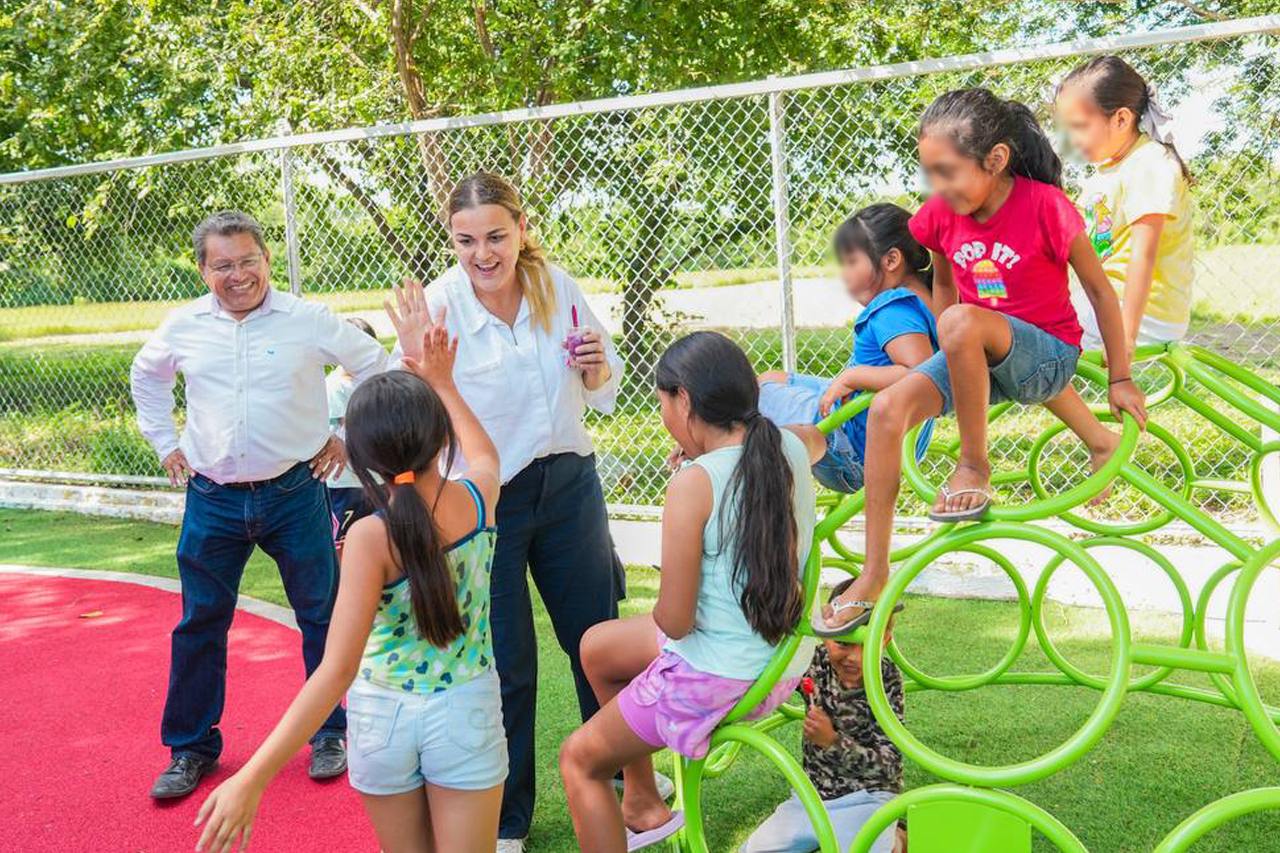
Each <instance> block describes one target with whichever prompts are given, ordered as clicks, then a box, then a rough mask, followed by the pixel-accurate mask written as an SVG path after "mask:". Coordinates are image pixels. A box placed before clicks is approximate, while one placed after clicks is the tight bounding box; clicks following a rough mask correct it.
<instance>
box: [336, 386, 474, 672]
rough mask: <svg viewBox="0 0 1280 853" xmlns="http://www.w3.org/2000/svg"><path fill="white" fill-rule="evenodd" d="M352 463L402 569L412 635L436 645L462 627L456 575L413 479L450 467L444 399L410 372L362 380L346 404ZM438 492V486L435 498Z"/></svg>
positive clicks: (444, 642) (450, 432)
mask: <svg viewBox="0 0 1280 853" xmlns="http://www.w3.org/2000/svg"><path fill="white" fill-rule="evenodd" d="M346 427H347V452H348V455H349V456H350V460H351V470H352V471H353V472H355V475H356V477H357V478H359V480H360V485H361V486H362V487H363V488H364V493H365V496H366V497H368V499H369V501H370V503H372V504H373V506H374V509H375V510H377V512H378V514H379V515H381V516H382V520H383V523H384V524H385V526H386V528H387V537H388V538H389V539H390V542H391V546H392V547H391V555H392V558H393V559H394V560H395V561H396V565H397V566H398V567H399V568H400V570H401V571H402V572H404V575H405V577H406V578H407V579H408V583H409V597H410V600H411V601H412V602H413V615H414V621H415V623H416V625H417V628H418V634H419V636H421V637H422V638H423V639H425V640H427V641H428V642H430V643H431V644H432V645H433V646H436V647H437V648H442V647H444V646H447V645H448V644H449V643H451V642H453V640H455V639H457V638H458V637H460V636H461V635H462V633H463V632H464V631H465V630H466V629H465V627H464V625H463V622H462V613H461V612H460V611H459V609H458V591H457V578H456V577H455V576H454V571H453V568H452V567H451V566H450V564H449V560H448V558H447V557H446V554H445V543H444V542H443V540H442V538H441V535H440V528H439V527H438V526H437V525H436V521H435V513H434V510H435V507H434V506H430V507H428V506H427V504H426V503H425V502H424V501H423V499H422V495H421V494H420V493H419V492H418V489H417V487H416V485H415V484H414V483H415V481H416V480H417V479H418V478H419V477H421V476H423V475H424V474H425V473H426V472H428V471H431V470H432V468H433V467H434V466H436V465H437V464H438V463H439V457H440V455H441V453H442V452H443V454H444V463H443V464H444V468H445V471H444V477H442V478H441V486H440V487H441V489H443V488H444V482H445V479H444V478H445V477H447V476H448V472H449V470H450V469H452V467H453V461H454V448H456V447H457V442H456V440H455V439H454V434H453V425H452V423H451V422H450V421H449V415H448V413H447V412H446V411H445V408H444V404H443V403H442V402H441V401H440V398H439V397H438V396H436V393H435V391H433V390H431V388H430V386H428V385H427V383H425V382H423V381H422V380H421V379H419V378H418V377H417V376H415V375H413V374H412V373H408V372H406V371H403V370H391V371H388V372H386V373H380V374H378V375H377V376H374V377H371V378H370V379H367V380H365V381H364V382H362V383H361V384H360V386H359V387H357V388H356V390H355V393H353V394H352V395H351V401H350V402H349V403H348V405H347V417H346ZM438 498H439V492H437V494H436V499H438Z"/></svg>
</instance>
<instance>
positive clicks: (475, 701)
mask: <svg viewBox="0 0 1280 853" xmlns="http://www.w3.org/2000/svg"><path fill="white" fill-rule="evenodd" d="M347 741H348V745H347V778H348V779H349V780H350V782H351V787H353V788H355V789H356V790H357V791H359V792H360V793H362V794H375V795H388V794H403V793H405V792H407V791H414V790H417V789H418V788H421V787H422V786H423V785H424V784H431V785H437V786H439V787H441V788H454V789H457V790H462V791H479V790H484V789H486V788H492V787H493V786H494V785H498V784H501V783H502V782H503V781H505V780H506V778H507V738H506V735H505V734H504V733H503V729H502V691H501V688H500V687H499V683H498V674H497V672H494V671H493V670H490V671H489V672H488V673H486V674H485V675H481V676H478V677H476V678H473V679H471V680H470V681H464V682H463V683H462V684H458V685H456V686H453V687H450V688H449V689H448V690H444V691H442V692H440V693H426V694H418V693H407V692H405V691H403V690H392V689H390V688H387V687H381V686H379V685H376V684H370V683H369V682H367V681H364V680H363V679H356V682H355V683H354V684H353V685H351V689H350V690H348V691H347Z"/></svg>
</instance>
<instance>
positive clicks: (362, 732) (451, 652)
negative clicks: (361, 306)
mask: <svg viewBox="0 0 1280 853" xmlns="http://www.w3.org/2000/svg"><path fill="white" fill-rule="evenodd" d="M396 298H397V302H398V303H399V310H398V311H397V310H393V309H391V308H388V313H389V314H390V315H391V318H392V322H393V323H394V324H395V326H396V330H397V332H398V333H399V334H400V336H401V337H404V336H406V335H414V336H416V337H417V339H419V340H424V339H425V342H426V343H425V346H424V354H423V357H422V360H421V361H420V362H417V361H414V360H412V359H408V358H406V359H405V361H404V366H405V368H406V369H405V370H393V371H390V372H387V373H384V374H381V375H378V376H375V377H373V378H371V379H369V380H367V381H366V382H364V383H363V384H361V385H360V386H359V387H358V388H356V390H355V392H354V393H353V394H352V397H351V401H350V404H349V406H348V408H347V416H346V429H347V449H348V454H349V456H350V460H351V467H352V469H353V470H354V472H355V474H356V476H357V477H358V478H359V479H360V482H361V484H362V486H363V488H364V490H365V493H366V496H367V497H368V498H369V500H370V501H371V503H372V504H373V505H374V506H375V507H376V508H377V511H376V513H375V514H374V515H370V516H367V517H365V518H363V519H361V520H360V521H358V522H356V523H355V524H354V525H352V527H351V530H350V531H349V532H348V534H347V539H346V547H345V549H344V551H343V558H342V572H341V577H340V580H339V587H338V593H337V600H336V602H335V604H334V607H333V615H332V617H331V619H330V623H329V633H328V641H327V644H326V646H325V653H324V660H323V661H322V662H321V664H320V666H319V667H318V668H317V669H316V671H315V672H314V673H313V674H312V676H311V678H310V679H309V680H308V681H307V683H306V684H305V685H304V686H303V688H302V690H301V691H300V692H299V693H298V696H297V698H295V699H294V701H293V703H292V704H291V705H290V706H289V709H288V711H286V712H285V715H284V717H283V718H282V719H281V720H280V722H279V724H278V725H277V726H276V727H275V729H274V730H273V731H272V733H271V734H270V735H269V736H268V737H267V739H266V741H265V742H264V743H263V744H262V746H260V747H259V748H258V750H257V752H255V753H254V755H253V757H252V758H251V759H249V761H248V763H246V764H245V766H244V767H243V768H241V769H240V770H239V772H237V773H236V774H235V775H233V776H232V777H231V778H230V779H228V780H227V781H225V782H223V783H222V784H221V785H219V786H218V787H217V788H216V789H215V790H214V791H213V792H212V793H211V794H210V795H209V797H208V799H207V800H205V802H204V804H203V805H202V806H201V807H200V811H199V814H198V817H197V825H200V824H203V826H204V828H203V832H202V835H201V838H200V842H199V845H198V847H199V848H202V849H204V848H207V847H208V846H210V845H212V846H213V849H221V848H222V846H223V845H224V844H230V843H235V846H237V847H238V846H239V844H238V842H239V841H240V840H242V839H243V840H245V841H247V839H248V834H249V830H250V829H251V827H252V824H253V819H254V816H255V814H256V812H257V807H258V803H259V801H260V800H261V798H262V795H263V793H264V791H265V790H266V787H267V785H268V784H269V783H270V781H271V779H272V778H273V777H274V776H275V774H276V773H277V772H279V770H280V769H281V768H282V767H283V766H284V764H285V763H286V762H287V761H288V760H289V759H290V758H291V757H292V756H293V754H294V753H295V752H297V751H298V749H300V748H301V747H302V745H303V744H304V743H305V742H306V741H307V739H308V738H309V737H311V736H312V735H313V734H314V733H315V732H316V730H317V729H318V728H319V727H320V724H321V723H322V722H323V721H324V719H325V718H326V717H327V716H328V715H329V713H330V711H331V710H332V709H333V706H334V705H335V704H336V703H337V702H338V701H339V699H340V698H341V697H342V694H343V692H344V691H346V690H347V689H348V688H349V687H350V688H351V690H350V692H349V693H348V697H347V706H348V718H349V723H348V735H349V738H348V740H349V743H348V747H349V751H348V769H349V779H350V782H351V785H352V787H354V788H355V789H356V790H357V791H359V792H360V794H361V796H362V799H363V801H364V803H365V806H366V811H367V812H368V814H369V818H370V820H371V821H372V822H373V825H374V830H375V832H376V833H377V836H378V839H379V842H380V843H381V845H382V847H383V848H384V849H403V848H404V843H405V839H406V838H409V837H412V836H413V834H414V833H416V832H418V831H419V830H420V828H421V827H422V826H423V825H424V824H429V825H430V826H431V831H432V835H433V836H434V837H433V841H434V845H433V846H434V848H435V849H438V850H479V849H482V848H483V847H484V845H486V844H487V845H488V849H492V848H493V839H495V838H496V837H497V834H498V812H499V807H500V805H501V802H502V784H503V781H504V780H505V778H506V772H507V751H506V741H505V737H504V736H503V734H502V708H501V698H500V693H499V690H498V679H497V675H496V673H495V672H494V668H493V648H492V641H491V639H490V633H489V571H490V566H491V564H492V560H493V542H494V531H493V528H492V527H490V526H489V523H488V519H490V518H492V517H493V507H494V505H495V504H496V502H497V496H498V489H499V465H498V452H497V449H496V448H495V447H494V445H493V442H492V441H491V440H490V439H489V436H488V435H487V434H486V433H485V431H484V428H483V427H482V426H481V425H480V422H479V421H478V420H477V419H476V416H475V414H474V413H473V412H472V411H471V409H470V408H469V407H468V406H467V404H466V402H465V401H464V400H463V399H462V396H461V395H460V394H459V393H458V390H457V388H456V387H455V386H454V383H453V377H452V374H453V362H454V354H455V353H456V351H457V343H456V341H453V342H451V341H450V340H449V339H448V335H447V333H446V332H445V330H444V327H443V325H436V324H435V323H434V322H433V321H432V319H431V318H430V317H429V316H428V313H427V310H426V305H425V300H424V298H423V296H422V290H421V288H420V287H408V288H405V289H403V290H402V289H397V290H396ZM459 452H461V453H462V454H463V455H464V457H465V458H466V462H467V476H468V479H467V480H463V481H456V480H450V479H448V473H449V471H450V469H451V468H452V466H453V464H454V457H455V455H456V454H457V453H459ZM353 682H354V684H353ZM445 791H447V792H448V793H447V795H446V794H445V793H444V792H445ZM428 792H431V796H430V797H428ZM438 797H439V798H441V799H442V801H447V803H448V815H447V818H446V816H444V815H441V816H439V817H437V818H435V819H433V818H432V817H431V816H430V811H431V809H430V803H431V802H433V801H435V800H436V799H437V798H438ZM446 797H447V800H446V799H445V798H446Z"/></svg>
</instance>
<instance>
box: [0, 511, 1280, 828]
mask: <svg viewBox="0 0 1280 853" xmlns="http://www.w3.org/2000/svg"><path fill="white" fill-rule="evenodd" d="M176 538H177V531H176V530H175V529H174V528H173V527H169V526H166V525H158V524H147V523H142V522H134V521H122V520H114V519H100V518H86V517H82V516H77V515H72V514H61V513H40V512H24V511H17V510H5V509H0V562H11V563H27V564H33V565H46V566H67V567H80V568H92V569H108V570H113V571H121V572H137V573H141V574H148V575H161V576H166V577H172V576H174V574H175V567H174V562H173V549H174V545H175V542H176ZM629 580H630V592H631V597H630V599H629V600H628V601H627V602H625V604H624V611H625V612H627V613H637V612H642V611H644V610H646V609H648V608H650V607H652V605H653V600H654V596H655V594H656V591H657V576H656V574H655V573H654V572H652V571H650V570H643V569H633V570H632V571H631V572H630V576H629ZM242 590H243V591H244V592H245V593H247V594H249V595H253V596H256V597H259V598H262V599H265V600H267V601H272V602H275V603H278V604H284V603H285V601H284V596H283V593H282V591H281V589H280V585H279V580H278V578H277V577H276V575H275V569H274V567H273V565H272V564H271V563H270V561H269V560H268V559H267V558H266V557H265V556H264V555H262V554H261V553H260V552H256V553H255V554H254V556H253V558H252V559H251V560H250V563H249V566H248V569H247V571H246V572H245V576H244V583H243V586H242ZM908 608H909V609H908V610H907V611H906V612H905V613H904V615H903V616H902V617H901V618H900V619H899V621H898V625H897V629H896V639H897V642H898V643H899V645H900V647H901V648H902V650H903V651H904V652H905V653H906V654H907V655H909V656H910V657H911V658H912V660H913V661H915V662H916V664H917V665H919V666H922V667H924V668H925V669H926V670H927V671H929V672H933V673H939V674H941V673H964V672H976V671H979V670H981V669H985V668H986V667H988V666H990V665H991V664H992V663H994V661H995V660H996V659H997V658H998V657H999V656H1000V655H1001V654H1002V653H1003V652H1004V650H1005V649H1006V648H1007V645H1008V643H1009V641H1010V638H1011V637H1012V635H1013V632H1014V629H1015V627H1016V619H1017V612H1016V609H1015V607H1014V606H1013V605H1011V604H1007V603H1000V602H980V601H955V600H944V599H931V598H923V597H916V598H913V599H912V600H911V601H910V603H909V605H908ZM536 614H537V625H538V635H539V637H540V638H541V640H542V642H541V653H540V660H539V667H540V670H539V672H540V678H541V684H542V690H541V691H540V692H539V699H538V702H539V707H538V720H539V726H538V738H539V743H538V762H539V766H538V780H539V782H538V787H539V791H538V797H539V799H538V807H537V812H536V814H535V818H534V830H533V835H532V836H531V838H530V847H529V849H530V850H531V851H535V853H537V851H557V853H559V851H571V850H574V849H576V845H575V844H574V841H573V836H572V828H571V825H570V823H569V817H568V814H567V812H566V810H565V804H564V797H563V793H562V791H561V789H560V784H559V779H558V776H557V772H556V765H555V759H556V749H557V746H558V744H559V743H560V742H561V741H562V740H563V738H564V737H565V736H566V735H567V734H568V733H569V732H570V731H572V729H573V728H574V726H575V724H576V709H575V703H574V699H573V691H572V687H571V683H570V676H569V671H568V667H567V665H566V662H565V657H564V655H563V654H562V653H561V652H560V650H559V648H558V647H557V646H556V645H555V642H554V640H553V636H554V635H553V633H552V631H551V626H550V623H549V622H548V620H547V616H546V613H545V611H544V610H543V608H542V606H541V603H539V604H538V606H537V610H536ZM1132 618H1133V621H1134V633H1135V636H1136V637H1137V638H1140V639H1142V640H1144V641H1161V640H1168V639H1170V638H1171V637H1172V635H1173V633H1174V629H1173V626H1172V623H1171V621H1170V620H1169V619H1166V618H1163V617H1159V616H1153V615H1150V614H1133V616H1132ZM1047 619H1048V624H1049V628H1050V631H1051V633H1052V635H1053V637H1054V640H1055V642H1056V643H1057V644H1058V646H1059V648H1060V649H1061V650H1062V652H1063V653H1064V654H1065V655H1067V657H1068V658H1069V659H1071V660H1072V661H1074V662H1075V663H1077V664H1078V665H1080V666H1083V667H1085V668H1086V669H1088V670H1090V671H1094V672H1103V671H1105V670H1106V666H1107V659H1108V653H1109V641H1108V634H1107V631H1106V627H1105V619H1104V618H1103V617H1102V615H1101V612H1100V611H1097V610H1091V609H1087V608H1074V607H1062V606H1051V607H1050V608H1049V613H1048V616H1047ZM158 639H162V638H158ZM1033 645H1034V641H1033ZM1015 668H1016V669H1018V670H1022V671H1030V670H1046V669H1048V668H1049V667H1048V663H1047V660H1046V659H1045V658H1044V657H1043V655H1042V654H1041V653H1040V652H1039V651H1038V649H1034V648H1033V649H1031V650H1029V651H1028V652H1026V653H1025V654H1024V656H1023V658H1022V659H1021V660H1020V661H1019V663H1018V664H1017V666H1016V667H1015ZM1254 671H1255V677H1256V678H1257V679H1258V681H1259V684H1260V687H1261V690H1262V692H1263V696H1264V698H1266V699H1268V700H1269V701H1271V702H1273V703H1274V702H1275V701H1276V699H1277V698H1280V666H1278V665H1276V664H1274V663H1271V662H1263V663H1255V664H1254ZM1186 681H1187V683H1192V684H1200V683H1201V682H1200V681H1197V680H1196V679H1194V678H1188V679H1186ZM1097 698H1098V697H1097V694H1096V693H1094V692H1093V691H1090V690H1085V689H1080V688H1064V687H996V688H986V689H983V690H978V691H973V692H970V693H964V694H956V695H953V694H935V693H913V694H911V695H910V696H909V697H908V703H907V721H908V725H909V726H910V729H911V731H912V732H914V733H915V734H916V735H917V736H918V737H920V738H921V739H922V740H923V741H924V742H925V743H926V744H929V745H930V746H932V747H934V748H936V749H938V750H939V751H941V752H943V753H944V754H946V755H948V756H951V757H955V758H959V759H962V760H966V761H971V762H977V763H991V764H994V763H1003V762H1013V761H1020V760H1026V759H1030V758H1033V757H1035V756H1037V755H1039V754H1041V753H1043V752H1045V751H1047V750H1048V749H1050V748H1052V747H1054V746H1056V745H1057V744H1059V743H1061V742H1063V741H1064V740H1065V739H1066V738H1067V737H1068V736H1069V735H1070V734H1071V732H1073V731H1075V730H1076V728H1078V727H1079V726H1080V724H1081V723H1082V722H1083V720H1084V719H1085V718H1086V716H1087V715H1088V714H1089V713H1090V711H1091V710H1092V709H1093V707H1094V705H1095V703H1096V701H1097ZM782 740H783V742H784V743H785V744H786V745H787V746H788V748H790V749H792V750H795V749H796V748H797V744H798V741H797V733H796V730H795V727H789V728H788V729H787V730H786V731H785V732H783V733H782ZM1278 770H1280V767H1278V766H1277V763H1276V760H1275V759H1274V758H1272V757H1271V756H1270V755H1269V754H1267V752H1266V751H1265V750H1264V749H1263V748H1262V747H1261V746H1260V744H1259V743H1258V741H1257V738H1256V737H1255V736H1254V734H1253V733H1252V731H1251V730H1250V729H1249V727H1248V726H1247V724H1246V723H1245V721H1244V718H1243V716H1242V715H1240V714H1239V713H1238V712H1235V711H1230V710H1226V709H1221V708H1215V707H1211V706H1208V705H1201V704H1199V703H1192V702H1187V701H1185V700H1178V699H1171V698H1166V697H1160V696H1151V695H1145V694H1141V695H1135V696H1130V697H1129V698H1128V699H1127V700H1126V702H1125V704H1124V706H1123V708H1122V710H1121V712H1120V715H1119V717H1118V718H1117V720H1116V722H1115V724H1114V725H1113V726H1112V727H1111V729H1110V730H1109V731H1108V732H1107V734H1106V736H1105V737H1104V738H1103V740H1102V741H1101V743H1100V744H1099V745H1098V746H1097V747H1095V748H1094V749H1093V751H1091V752H1090V753H1089V754H1088V755H1086V756H1085V757H1084V758H1083V759H1082V760H1081V761H1079V762H1077V763H1076V764H1074V765H1073V766H1071V767H1070V768H1068V769H1067V770H1066V771H1064V772H1062V773H1059V774H1057V775H1055V776H1053V777H1051V778H1050V779H1047V780H1045V781H1042V782H1038V783H1036V784H1033V785H1028V786H1024V787H1021V788H1018V789H1016V793H1018V794H1020V795H1022V796H1025V797H1027V798H1028V799H1030V800H1032V801H1033V802H1035V803H1037V804H1039V805H1041V806H1043V807H1044V808H1046V809H1048V810H1049V812H1051V813H1052V814H1054V815H1055V816H1057V817H1058V818H1059V819H1061V820H1062V821H1063V822H1065V823H1066V824H1067V826H1069V827H1070V828H1071V829H1072V830H1073V831H1074V832H1075V833H1076V834H1077V835H1078V836H1079V837H1080V839H1081V840H1082V841H1083V842H1084V844H1085V845H1086V846H1087V847H1088V849H1089V850H1090V851H1093V853H1127V851H1150V850H1151V849H1152V848H1153V847H1154V846H1155V844H1156V842H1157V841H1158V840H1159V839H1160V838H1162V837H1163V836H1164V835H1165V834H1166V833H1167V832H1169V831H1170V830H1171V829H1172V828H1173V827H1174V826H1176V825H1177V824H1178V823H1179V822H1180V821H1181V820H1182V819H1183V818H1185V817H1187V816H1188V815H1190V814H1191V813H1192V812H1194V811H1195V810H1197V809H1198V808H1200V807H1201V806H1203V805H1205V804H1207V803H1209V802H1211V801H1213V800H1216V799H1219V798H1221V797H1223V796H1226V795H1227V794H1230V793H1233V792H1235V791H1240V790H1244V789H1246V788H1251V787H1257V786H1264V785H1268V784H1274V783H1275V779H1276V777H1277V775H1278V772H1277V771H1278ZM933 781H937V780H936V779H933V778H931V777H930V776H929V775H928V774H926V773H925V772H923V771H922V770H921V769H919V768H918V767H915V766H914V765H910V764H909V766H908V771H907V784H908V785H909V786H912V787H914V786H918V785H922V784H928V783H930V782H933ZM785 795H786V791H785V786H784V784H783V783H782V782H781V780H780V777H779V776H778V775H777V774H776V773H775V772H773V771H772V770H771V769H770V768H769V766H768V765H767V763H766V762H764V761H763V760H761V759H759V758H756V757H753V756H750V755H748V756H744V758H743V759H742V760H740V761H739V762H738V764H737V765H736V766H735V767H734V768H733V769H732V770H731V771H730V772H729V773H728V774H727V775H726V776H724V777H722V778H720V779H717V780H713V781H711V782H710V783H709V784H708V786H707V789H706V808H707V812H708V815H709V816H710V824H709V835H710V839H711V847H712V849H713V850H716V851H727V850H732V849H736V846H737V845H738V844H740V843H741V842H742V841H743V840H744V839H745V838H746V836H747V834H748V833H749V832H750V830H751V828H752V827H754V826H755V824H756V823H757V822H758V821H759V820H761V819H762V818H763V817H764V816H765V815H767V814H768V812H769V811H770V810H771V809H772V808H773V806H774V805H775V804H776V803H777V802H779V801H780V800H781V799H783V798H784V797H785ZM1277 832H1280V819H1278V818H1277V817H1276V816H1274V815H1259V816H1254V817H1250V818H1246V819H1242V820H1240V821H1236V822H1234V823H1232V824H1230V825H1229V826H1227V827H1225V828H1223V829H1221V830H1218V831H1217V832H1215V833H1213V834H1212V835H1210V836H1209V837H1208V838H1207V839H1206V840H1205V841H1204V842H1203V843H1202V844H1200V845H1198V846H1197V847H1196V848H1195V850H1196V851H1197V853H1210V851H1216V853H1227V852H1228V851H1230V852H1231V853H1239V851H1246V850H1247V851H1254V850H1257V851H1261V850H1273V849H1276V842H1275V838H1276V837H1277ZM1038 841H1041V842H1042V839H1038ZM1048 849H1050V848H1049V847H1048V846H1047V845H1044V844H1043V843H1040V844H1038V846H1037V850H1048Z"/></svg>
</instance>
